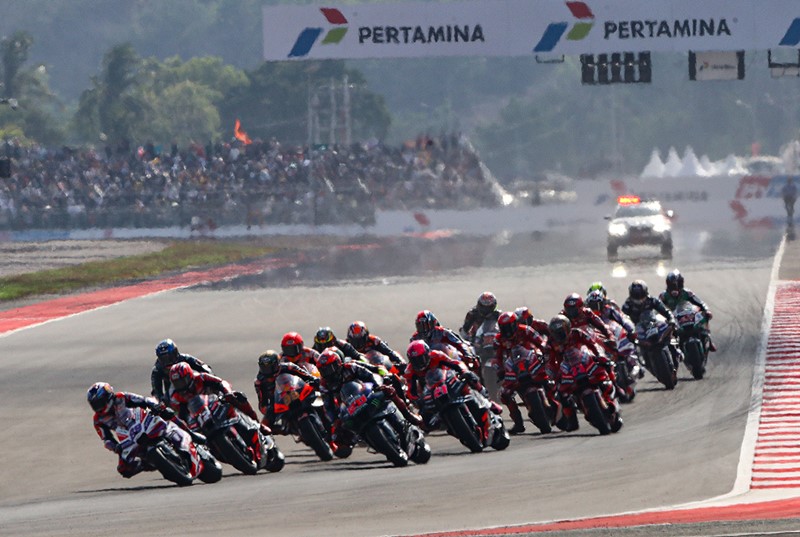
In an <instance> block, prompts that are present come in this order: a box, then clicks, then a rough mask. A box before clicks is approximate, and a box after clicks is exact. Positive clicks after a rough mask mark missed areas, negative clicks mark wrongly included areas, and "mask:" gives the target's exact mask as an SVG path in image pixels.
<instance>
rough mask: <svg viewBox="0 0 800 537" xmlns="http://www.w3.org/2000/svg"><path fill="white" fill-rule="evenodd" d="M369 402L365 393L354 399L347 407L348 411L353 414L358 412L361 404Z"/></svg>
mask: <svg viewBox="0 0 800 537" xmlns="http://www.w3.org/2000/svg"><path fill="white" fill-rule="evenodd" d="M366 402H367V398H366V397H364V396H363V395H362V396H361V397H359V398H357V399H356V400H354V401H353V402H352V403H350V405H348V407H347V413H348V414H350V415H352V414H355V413H356V412H358V409H359V408H361V405H363V404H364V403H366Z"/></svg>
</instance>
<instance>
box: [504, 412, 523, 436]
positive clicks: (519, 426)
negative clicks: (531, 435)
mask: <svg viewBox="0 0 800 537" xmlns="http://www.w3.org/2000/svg"><path fill="white" fill-rule="evenodd" d="M515 411H516V412H515ZM508 413H509V415H510V416H511V419H512V420H514V426H513V427H512V428H511V429H509V430H508V434H520V433H524V432H525V422H524V421H523V420H522V412H520V411H519V408H515V409H514V410H512V409H510V408H509V409H508Z"/></svg>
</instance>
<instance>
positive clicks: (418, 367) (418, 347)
mask: <svg viewBox="0 0 800 537" xmlns="http://www.w3.org/2000/svg"><path fill="white" fill-rule="evenodd" d="M406 356H407V357H408V361H409V363H410V364H411V367H413V368H414V370H415V371H424V370H425V368H426V367H428V364H430V363H431V348H430V347H428V344H427V343H425V342H424V341H422V340H421V339H418V340H416V341H412V342H411V344H410V345H409V346H408V349H406Z"/></svg>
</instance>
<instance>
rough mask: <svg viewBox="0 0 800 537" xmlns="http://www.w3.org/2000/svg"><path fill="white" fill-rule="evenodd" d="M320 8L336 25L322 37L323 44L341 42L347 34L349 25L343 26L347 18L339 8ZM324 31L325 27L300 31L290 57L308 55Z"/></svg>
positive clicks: (331, 22) (329, 20)
mask: <svg viewBox="0 0 800 537" xmlns="http://www.w3.org/2000/svg"><path fill="white" fill-rule="evenodd" d="M319 10H320V11H322V14H323V15H324V16H325V18H326V19H327V20H328V22H329V23H330V24H332V25H334V27H333V28H331V29H329V30H328V33H326V34H325V37H324V38H323V39H322V44H323V45H335V44H337V43H339V42H340V41H341V40H342V39H344V36H345V35H346V34H347V26H342V25H344V24H347V19H346V18H345V16H344V15H342V12H341V11H339V10H338V9H334V8H328V7H321V8H320V9H319ZM323 31H324V29H323V28H305V29H304V30H303V31H302V32H300V35H298V36H297V41H295V42H294V46H293V47H292V50H291V52H289V57H290V58H298V57H302V56H306V55H307V54H308V53H309V52H310V51H311V47H313V46H314V44H315V43H316V42H317V39H319V36H320V35H322V32H323Z"/></svg>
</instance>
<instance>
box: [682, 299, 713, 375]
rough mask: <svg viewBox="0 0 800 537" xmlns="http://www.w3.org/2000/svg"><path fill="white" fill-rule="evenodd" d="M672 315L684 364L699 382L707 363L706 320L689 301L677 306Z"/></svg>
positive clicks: (700, 311) (698, 309)
mask: <svg viewBox="0 0 800 537" xmlns="http://www.w3.org/2000/svg"><path fill="white" fill-rule="evenodd" d="M674 313H675V320H676V321H677V323H678V342H679V344H680V346H681V350H682V351H683V357H684V364H686V367H687V368H688V369H689V371H690V372H691V373H692V376H693V377H694V378H695V379H697V380H700V379H701V378H703V375H705V373H706V363H707V362H708V345H709V343H708V318H706V316H705V314H704V313H703V311H702V310H701V309H700V308H699V307H698V306H696V305H695V304H692V303H691V302H689V301H685V302H681V303H680V304H678V306H677V307H676V308H675V312H674Z"/></svg>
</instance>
